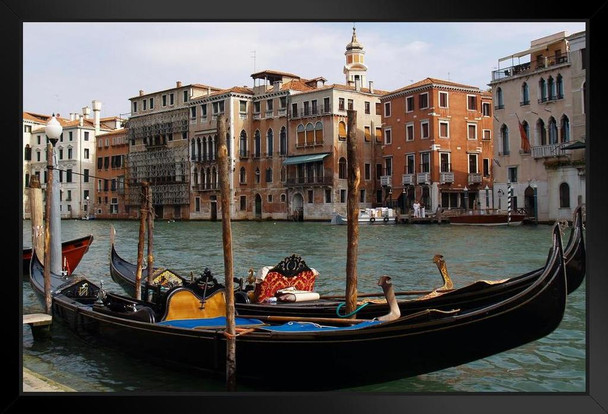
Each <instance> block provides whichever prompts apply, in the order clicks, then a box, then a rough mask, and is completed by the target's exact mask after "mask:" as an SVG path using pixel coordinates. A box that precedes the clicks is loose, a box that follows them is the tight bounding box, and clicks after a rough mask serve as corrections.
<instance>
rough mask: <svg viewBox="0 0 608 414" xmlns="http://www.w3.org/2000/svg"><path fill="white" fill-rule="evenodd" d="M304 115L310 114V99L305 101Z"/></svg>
mask: <svg viewBox="0 0 608 414" xmlns="http://www.w3.org/2000/svg"><path fill="white" fill-rule="evenodd" d="M304 115H310V103H309V102H308V101H306V102H304Z"/></svg>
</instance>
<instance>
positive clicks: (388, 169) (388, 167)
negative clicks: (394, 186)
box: [384, 157, 393, 175]
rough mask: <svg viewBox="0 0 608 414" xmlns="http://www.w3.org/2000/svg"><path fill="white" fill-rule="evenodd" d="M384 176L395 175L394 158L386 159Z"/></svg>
mask: <svg viewBox="0 0 608 414" xmlns="http://www.w3.org/2000/svg"><path fill="white" fill-rule="evenodd" d="M384 175H393V158H392V157H386V158H385V159H384Z"/></svg>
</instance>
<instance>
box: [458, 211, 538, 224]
mask: <svg viewBox="0 0 608 414" xmlns="http://www.w3.org/2000/svg"><path fill="white" fill-rule="evenodd" d="M525 217H526V215H525V214H519V213H511V216H510V217H509V215H508V214H461V215H459V216H451V217H450V224H456V225H463V226H464V225H467V226H517V225H519V224H521V223H522V222H523V221H524V218H525Z"/></svg>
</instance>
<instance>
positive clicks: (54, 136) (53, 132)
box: [44, 114, 63, 145]
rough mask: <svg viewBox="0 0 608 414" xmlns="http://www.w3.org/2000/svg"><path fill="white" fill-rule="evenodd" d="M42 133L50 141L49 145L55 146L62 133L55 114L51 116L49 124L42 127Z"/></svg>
mask: <svg viewBox="0 0 608 414" xmlns="http://www.w3.org/2000/svg"><path fill="white" fill-rule="evenodd" d="M44 132H45V134H46V136H47V137H48V138H49V140H50V141H51V143H52V144H53V145H55V143H56V142H57V140H58V139H59V137H60V136H61V133H62V132H63V127H62V126H61V124H60V123H59V121H58V120H57V118H55V114H53V117H52V118H51V119H50V120H49V122H47V123H46V126H45V127H44Z"/></svg>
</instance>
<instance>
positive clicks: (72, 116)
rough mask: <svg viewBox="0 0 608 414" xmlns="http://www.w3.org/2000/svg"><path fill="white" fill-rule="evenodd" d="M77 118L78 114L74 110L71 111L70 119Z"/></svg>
mask: <svg viewBox="0 0 608 414" xmlns="http://www.w3.org/2000/svg"><path fill="white" fill-rule="evenodd" d="M75 119H76V114H75V113H74V112H70V121H73V120H75Z"/></svg>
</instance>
